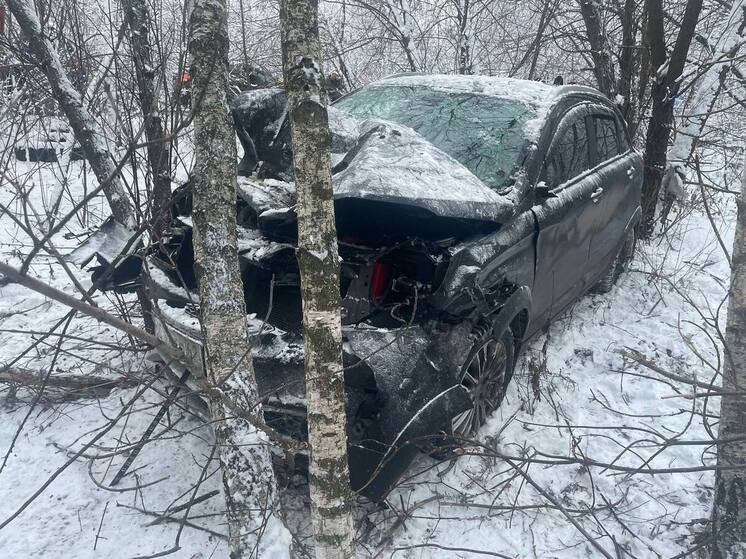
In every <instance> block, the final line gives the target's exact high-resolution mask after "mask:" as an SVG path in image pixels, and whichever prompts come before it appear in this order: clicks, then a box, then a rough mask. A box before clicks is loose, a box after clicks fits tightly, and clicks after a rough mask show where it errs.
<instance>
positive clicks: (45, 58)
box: [8, 0, 136, 229]
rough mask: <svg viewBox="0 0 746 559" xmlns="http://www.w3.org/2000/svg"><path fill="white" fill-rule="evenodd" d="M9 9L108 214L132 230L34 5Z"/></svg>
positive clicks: (117, 183)
mask: <svg viewBox="0 0 746 559" xmlns="http://www.w3.org/2000/svg"><path fill="white" fill-rule="evenodd" d="M8 8H10V11H11V13H12V14H13V16H14V17H15V19H16V21H18V24H19V26H20V27H21V29H22V30H23V33H24V34H25V35H26V37H27V38H28V40H29V49H30V51H31V53H32V54H33V56H34V58H35V62H36V65H37V66H38V67H39V69H40V70H41V71H42V72H43V73H44V75H45V76H46V78H47V80H48V81H49V85H50V86H51V88H52V94H53V95H54V98H55V100H56V101H57V103H58V104H59V106H60V109H61V110H62V112H64V113H65V116H66V117H67V120H68V121H69V122H70V126H71V127H72V129H73V132H74V133H75V138H76V139H77V140H78V142H80V146H81V147H82V149H83V153H85V156H86V159H87V160H88V162H89V163H90V164H91V168H92V169H93V172H94V173H95V174H96V178H97V179H98V180H99V182H100V183H101V184H103V185H105V187H104V189H103V190H104V195H105V196H106V199H107V200H108V202H109V207H110V208H111V213H112V215H113V216H114V219H116V220H117V221H118V222H119V223H121V224H122V225H125V226H127V227H129V228H130V229H134V228H135V221H136V220H135V211H134V209H133V207H132V205H131V204H130V201H129V196H128V194H127V190H126V189H125V188H124V185H123V184H122V181H121V180H120V178H119V176H118V175H117V172H116V166H115V165H114V161H113V160H112V159H111V155H110V154H109V150H108V149H107V148H106V144H105V143H104V140H103V138H104V135H103V131H102V130H101V129H100V127H99V126H98V124H97V123H96V121H95V119H94V118H93V116H91V114H90V113H89V112H88V108H87V107H86V106H85V104H84V103H83V98H82V97H81V95H80V93H78V91H77V90H76V89H75V87H73V84H72V82H71V81H70V78H69V77H68V76H67V73H66V72H65V69H64V68H63V67H62V62H61V61H60V57H59V55H58V54H57V50H56V49H55V48H54V45H52V42H51V41H50V39H49V38H48V37H47V36H46V35H45V34H44V31H43V30H42V27H41V24H40V23H39V17H38V16H37V14H36V9H35V8H34V5H33V3H32V2H30V1H29V0H8Z"/></svg>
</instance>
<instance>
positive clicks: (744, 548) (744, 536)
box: [711, 161, 746, 559]
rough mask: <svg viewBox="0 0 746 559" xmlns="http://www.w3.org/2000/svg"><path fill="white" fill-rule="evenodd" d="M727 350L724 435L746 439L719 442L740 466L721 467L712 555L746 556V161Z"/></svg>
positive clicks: (721, 459)
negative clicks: (745, 439)
mask: <svg viewBox="0 0 746 559" xmlns="http://www.w3.org/2000/svg"><path fill="white" fill-rule="evenodd" d="M744 163H746V161H745V162H744ZM724 353H725V359H724V368H723V387H722V390H723V393H724V395H723V396H722V399H721V402H720V425H719V430H718V439H720V440H724V439H732V438H734V437H736V438H740V439H742V440H740V441H739V442H728V443H720V444H718V466H724V467H727V468H732V467H733V466H736V467H737V468H736V469H724V470H718V471H717V473H716V476H715V502H714V506H713V510H712V538H713V544H712V547H711V557H712V559H724V558H726V557H744V556H745V555H746V442H744V441H743V438H744V437H745V436H746V390H745V389H746V165H744V170H743V177H742V180H741V193H740V194H739V197H738V217H737V218H736V233H735V237H734V239H733V253H732V255H731V276H730V291H729V293H728V314H727V318H726V326H725V352H724ZM738 551H740V554H738Z"/></svg>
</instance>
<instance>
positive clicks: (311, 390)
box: [280, 0, 354, 559]
mask: <svg viewBox="0 0 746 559" xmlns="http://www.w3.org/2000/svg"><path fill="white" fill-rule="evenodd" d="M280 22H281V33H282V57H283V69H284V76H285V88H286V90H287V95H288V114H289V117H290V129H291V141H292V146H293V168H294V171H295V184H296V190H297V192H298V202H297V206H296V211H297V214H298V254H297V257H298V265H299V268H300V275H301V294H302V297H303V335H304V340H305V374H306V400H307V406H308V441H309V444H310V451H311V456H310V466H309V484H310V492H311V519H312V523H313V528H314V533H315V536H316V559H327V558H349V557H353V555H354V544H353V536H354V530H353V521H352V493H351V490H350V481H349V469H348V464H347V418H346V410H345V391H344V370H343V366H342V325H341V314H340V293H339V254H338V251H337V231H336V225H335V222H334V203H333V201H332V177H331V161H330V152H329V150H330V145H331V140H330V134H329V122H328V115H327V109H326V105H327V95H326V91H325V88H324V84H323V80H324V78H323V74H322V70H321V44H320V41H319V27H318V3H317V0H281V3H280Z"/></svg>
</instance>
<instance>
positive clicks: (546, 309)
mask: <svg viewBox="0 0 746 559" xmlns="http://www.w3.org/2000/svg"><path fill="white" fill-rule="evenodd" d="M591 126H592V122H591V119H590V110H589V105H588V104H585V103H584V104H580V105H575V106H574V107H572V108H571V109H569V110H568V111H567V112H566V113H565V114H564V115H563V117H562V118H561V120H560V121H559V125H558V126H557V128H556V132H555V133H554V136H553V137H552V140H551V141H550V143H549V148H548V150H547V152H546V153H547V155H546V157H545V158H544V164H543V169H542V172H541V175H540V181H539V183H538V185H537V187H538V188H537V189H536V192H537V197H538V196H539V192H540V191H542V190H546V189H548V191H549V193H550V197H546V198H545V199H544V200H539V199H537V200H536V204H535V205H534V207H533V208H532V211H533V213H534V215H535V216H536V222H537V226H538V227H537V228H538V234H537V240H536V275H535V280H534V288H533V291H532V322H533V328H532V330H534V331H535V329H538V328H540V327H541V326H543V325H544V324H546V323H547V322H548V321H549V320H550V319H551V318H552V317H553V316H555V315H556V314H557V313H559V312H561V311H562V310H563V309H564V308H565V307H566V306H567V305H569V304H570V303H572V302H573V301H574V300H575V299H576V298H577V297H578V296H580V295H581V294H582V293H583V292H584V291H585V290H586V289H587V287H588V284H587V282H588V278H587V268H588V255H589V251H590V246H591V239H592V238H593V234H594V229H595V227H596V222H597V217H596V203H595V202H594V201H595V200H596V199H597V197H598V183H597V181H596V180H595V178H594V176H593V175H591V174H590V173H589V172H588V170H589V169H590V167H591V151H590V138H591V133H592V131H593V130H592V128H591Z"/></svg>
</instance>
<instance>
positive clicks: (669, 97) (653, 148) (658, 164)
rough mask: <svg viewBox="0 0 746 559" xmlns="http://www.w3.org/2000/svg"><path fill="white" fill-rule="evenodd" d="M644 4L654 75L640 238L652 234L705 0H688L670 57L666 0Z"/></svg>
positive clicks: (646, 149)
mask: <svg viewBox="0 0 746 559" xmlns="http://www.w3.org/2000/svg"><path fill="white" fill-rule="evenodd" d="M645 6H646V11H647V18H648V21H647V34H646V35H647V38H648V41H649V43H650V62H651V66H650V70H651V73H652V77H653V84H652V86H651V96H652V98H653V109H652V114H651V117H650V121H649V123H648V132H647V136H646V138H645V155H644V158H643V159H644V164H645V171H644V177H643V185H642V204H641V205H642V219H641V221H640V226H639V231H638V232H639V235H640V237H642V238H649V237H650V236H651V235H652V234H653V228H654V223H655V210H656V208H657V206H658V198H659V195H660V189H661V183H662V181H663V174H664V172H665V168H666V152H667V151H668V140H669V138H670V136H671V124H672V122H673V106H674V101H675V99H676V96H677V94H678V90H679V78H680V77H681V73H682V71H683V70H684V63H685V62H686V57H687V54H688V53H689V46H690V45H691V42H692V37H693V36H694V30H695V27H696V25H697V21H698V20H699V14H700V12H701V11H702V0H687V4H686V9H685V10H684V16H683V18H682V20H681V27H680V29H679V34H678V36H677V37H676V44H675V46H674V48H673V51H672V52H671V56H670V58H669V57H667V52H666V44H665V40H664V38H665V35H664V26H663V1H662V0H646V4H645Z"/></svg>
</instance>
